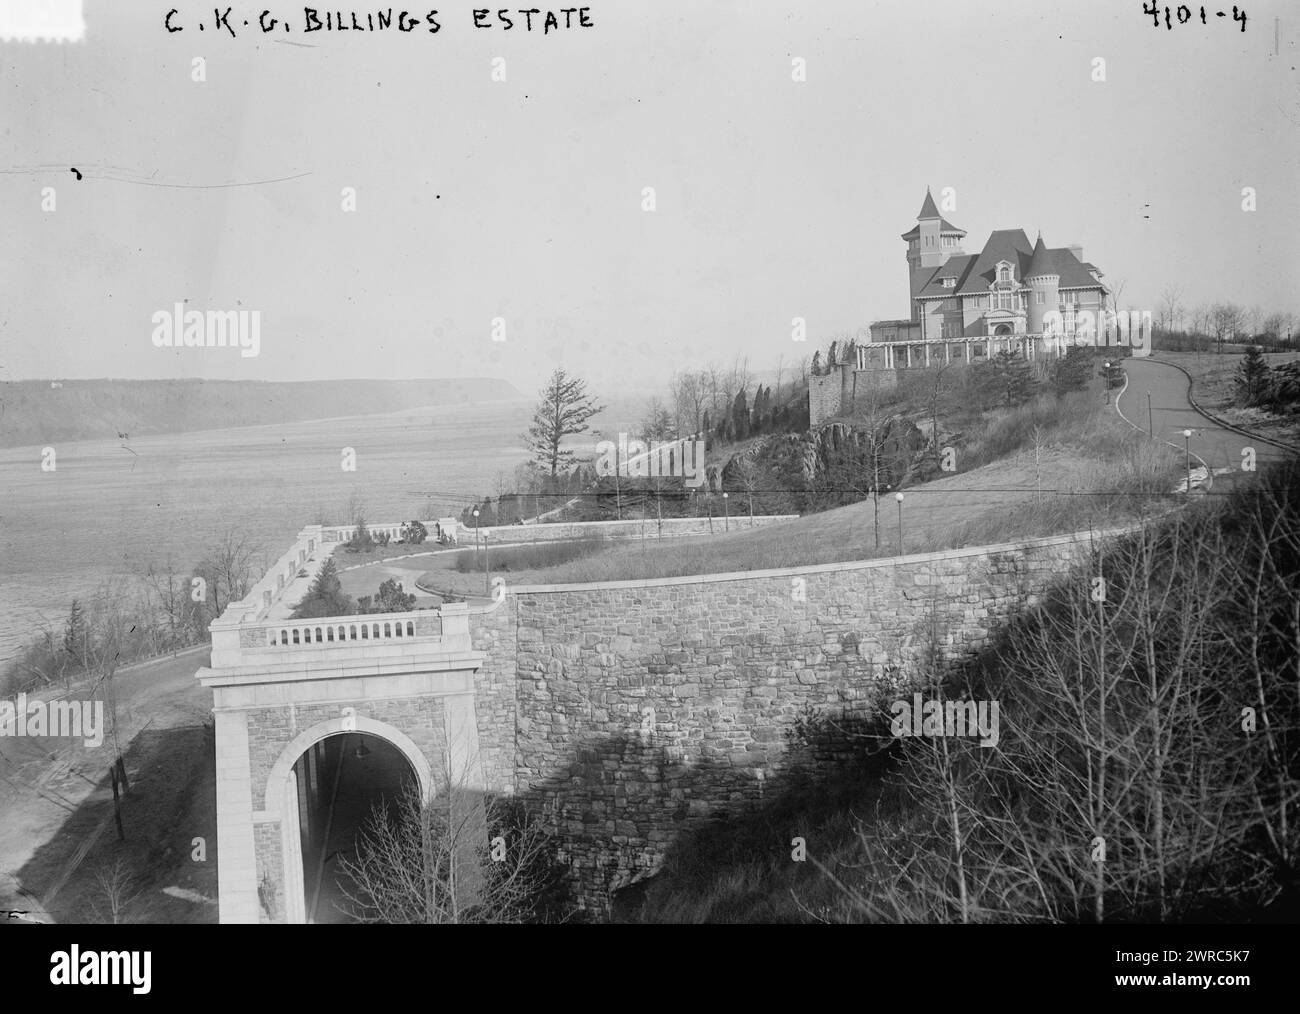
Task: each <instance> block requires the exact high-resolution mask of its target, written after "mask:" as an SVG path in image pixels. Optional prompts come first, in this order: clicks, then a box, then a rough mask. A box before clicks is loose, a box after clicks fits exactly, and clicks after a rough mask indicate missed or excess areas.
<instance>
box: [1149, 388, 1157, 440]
mask: <svg viewBox="0 0 1300 1014" xmlns="http://www.w3.org/2000/svg"><path fill="white" fill-rule="evenodd" d="M1147 429H1148V430H1150V431H1151V439H1152V440H1154V439H1155V438H1156V424H1155V421H1154V420H1153V419H1152V417H1151V392H1150V391H1148V392H1147Z"/></svg>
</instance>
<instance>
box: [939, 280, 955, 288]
mask: <svg viewBox="0 0 1300 1014" xmlns="http://www.w3.org/2000/svg"><path fill="white" fill-rule="evenodd" d="M942 281H943V287H944V288H945V289H952V288H956V286H957V279H955V278H944V279H942Z"/></svg>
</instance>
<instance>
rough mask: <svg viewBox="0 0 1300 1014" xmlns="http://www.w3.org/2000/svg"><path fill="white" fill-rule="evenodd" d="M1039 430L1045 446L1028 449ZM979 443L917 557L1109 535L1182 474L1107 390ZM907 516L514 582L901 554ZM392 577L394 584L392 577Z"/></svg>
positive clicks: (431, 569) (444, 574)
mask: <svg viewBox="0 0 1300 1014" xmlns="http://www.w3.org/2000/svg"><path fill="white" fill-rule="evenodd" d="M1035 430H1036V431H1037V437H1038V447H1037V449H1034V448H1033V447H1032V446H1030V447H1029V449H1026V445H1027V444H1028V445H1032V444H1033V440H1034V435H1035ZM967 437H968V438H967V441H966V444H965V448H966V449H964V450H963V451H962V452H961V454H962V456H963V458H964V460H959V461H958V465H959V467H960V466H962V465H967V464H972V463H978V462H988V463H987V464H974V467H970V469H969V471H958V473H957V474H955V475H951V476H947V477H945V478H942V479H938V480H936V481H934V482H930V483H925V484H922V485H918V486H915V487H912V488H909V489H908V490H906V491H905V493H904V504H903V546H904V550H905V551H906V552H909V553H914V552H927V551H932V550H939V549H947V548H958V547H963V546H975V545H982V544H987V543H991V542H1000V541H1007V540H1012V539H1016V538H1026V537H1033V536H1036V535H1048V534H1052V533H1056V532H1063V531H1074V530H1081V529H1084V528H1087V527H1088V526H1089V525H1092V526H1094V527H1105V526H1107V525H1109V524H1114V523H1117V522H1119V521H1120V520H1122V519H1124V518H1127V517H1133V516H1136V515H1138V514H1139V513H1140V512H1142V511H1143V510H1144V509H1152V508H1153V507H1155V506H1157V505H1158V504H1159V502H1160V501H1161V499H1162V498H1163V496H1164V495H1165V493H1166V491H1168V490H1169V489H1170V488H1171V487H1172V486H1173V485H1174V483H1175V481H1176V479H1177V473H1178V469H1179V465H1178V462H1177V461H1176V460H1175V458H1176V456H1171V455H1170V453H1169V452H1168V451H1167V450H1166V449H1164V448H1163V447H1152V446H1151V445H1150V444H1149V443H1148V442H1147V441H1146V440H1145V439H1144V438H1143V437H1142V436H1141V435H1140V434H1138V433H1137V432H1136V431H1134V430H1133V429H1132V428H1131V427H1130V426H1128V425H1127V424H1126V423H1125V422H1124V421H1123V420H1121V419H1119V418H1118V417H1117V416H1116V415H1115V413H1114V412H1113V410H1112V409H1109V408H1107V407H1106V405H1105V403H1104V401H1103V398H1102V393H1101V391H1100V388H1098V389H1097V390H1090V391H1087V392H1080V393H1078V394H1075V395H1070V396H1069V397H1067V398H1065V399H1061V400H1059V401H1058V400H1057V399H1055V398H1053V397H1052V396H1050V395H1046V396H1042V397H1040V398H1038V399H1035V400H1034V401H1033V402H1030V403H1028V404H1026V405H1024V406H1021V407H1020V408H1017V409H1014V410H1000V411H995V412H992V413H989V414H988V415H987V416H984V417H982V419H981V422H980V426H979V427H977V428H971V429H969V430H968V431H967ZM898 513H899V512H898V505H897V503H896V502H895V500H894V498H893V496H892V495H886V496H884V497H882V498H881V501H880V515H879V517H880V525H879V528H880V544H879V547H877V545H876V535H875V523H874V514H875V512H874V505H873V504H872V502H871V501H870V500H867V501H863V502H860V503H855V504H850V505H848V506H845V507H839V508H835V509H833V510H829V511H824V512H821V513H817V514H810V515H807V516H805V517H801V518H798V519H797V520H793V521H788V522H784V523H781V524H777V525H769V526H766V527H764V528H761V529H749V528H748V527H747V523H748V518H747V517H746V516H745V515H744V514H743V513H742V514H740V515H739V516H735V517H732V518H731V519H730V520H729V521H725V520H724V519H722V518H717V519H715V521H714V524H715V527H716V529H717V534H714V535H712V536H707V537H702V538H674V539H663V540H657V539H653V538H651V539H647V540H645V541H644V542H643V541H641V540H631V541H628V542H623V543H616V544H613V545H611V546H610V547H609V548H607V549H605V550H603V551H602V552H599V553H596V554H593V555H588V556H585V557H583V558H582V559H577V560H572V561H569V562H564V563H560V564H558V565H555V566H534V567H529V568H526V569H522V570H521V569H518V568H513V569H512V570H511V572H510V573H509V574H508V575H506V579H507V581H509V583H511V584H514V585H522V584H551V583H554V584H565V583H578V582H585V581H617V580H629V579H634V578H647V577H676V576H682V575H689V574H708V573H728V572H735V571H746V570H763V569H767V568H774V567H790V566H801V565H809V564H818V563H834V562H838V561H842V560H863V559H872V558H876V557H885V556H894V555H897V554H898V552H899V534H898V527H899V526H898ZM724 529H729V531H724ZM489 562H490V561H489ZM392 566H393V567H397V568H400V569H402V570H403V571H404V572H409V575H410V576H409V578H407V577H403V578H401V579H402V580H403V582H404V583H405V584H406V585H407V586H408V587H411V586H413V585H414V581H415V578H416V577H417V576H420V575H422V577H421V579H422V580H423V581H424V583H425V584H426V585H427V586H429V587H437V588H448V589H451V590H455V591H457V592H460V593H461V594H468V595H482V594H483V580H482V575H481V572H477V573H469V574H460V573H457V572H456V571H455V569H454V568H453V565H452V562H451V560H450V558H448V557H443V558H430V557H424V558H417V559H414V560H410V561H396V562H394V563H393V564H392ZM494 573H495V570H494ZM384 576H394V575H393V573H392V572H391V571H390V570H387V569H385V572H384ZM348 578H349V582H348V584H347V588H348V590H349V591H350V592H351V593H353V594H356V593H357V592H356V591H354V589H355V588H360V587H362V586H363V585H364V586H365V587H366V591H364V592H361V593H362V594H366V593H369V592H371V591H373V590H374V589H373V588H370V587H369V585H370V584H373V585H374V586H375V587H377V586H378V580H379V579H378V578H377V577H376V578H372V577H370V576H367V575H366V571H365V570H364V569H363V570H360V571H351V572H349V574H348Z"/></svg>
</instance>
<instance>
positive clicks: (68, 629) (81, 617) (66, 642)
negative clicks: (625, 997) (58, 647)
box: [63, 599, 86, 660]
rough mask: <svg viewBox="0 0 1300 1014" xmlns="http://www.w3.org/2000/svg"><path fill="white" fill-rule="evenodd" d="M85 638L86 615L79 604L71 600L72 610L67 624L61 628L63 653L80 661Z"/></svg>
mask: <svg viewBox="0 0 1300 1014" xmlns="http://www.w3.org/2000/svg"><path fill="white" fill-rule="evenodd" d="M85 636H86V614H85V612H84V611H83V610H82V608H81V603H80V602H78V601H77V600H76V599H73V600H72V609H71V610H69V612H68V622H67V623H66V624H64V626H63V650H64V652H65V653H67V654H68V655H71V656H72V657H73V658H74V659H78V660H80V658H81V655H82V649H83V647H84V645H83V642H84V641H85Z"/></svg>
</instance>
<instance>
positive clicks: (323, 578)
mask: <svg viewBox="0 0 1300 1014" xmlns="http://www.w3.org/2000/svg"><path fill="white" fill-rule="evenodd" d="M354 612H356V605H355V603H353V601H352V599H351V597H350V596H348V595H345V594H344V592H343V585H342V583H341V582H340V581H339V575H338V568H337V567H336V566H335V565H334V559H333V557H331V558H330V559H328V560H326V561H325V562H324V563H323V564H322V565H321V569H320V571H319V572H317V574H316V579H315V580H314V581H312V583H311V587H309V588H308V589H307V594H306V595H304V596H303V599H302V601H301V602H299V603H298V607H297V608H296V609H294V611H293V619H295V620H298V619H313V618H315V617H317V616H350V615H351V614H352V613H354Z"/></svg>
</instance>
